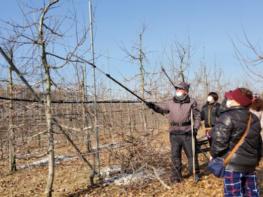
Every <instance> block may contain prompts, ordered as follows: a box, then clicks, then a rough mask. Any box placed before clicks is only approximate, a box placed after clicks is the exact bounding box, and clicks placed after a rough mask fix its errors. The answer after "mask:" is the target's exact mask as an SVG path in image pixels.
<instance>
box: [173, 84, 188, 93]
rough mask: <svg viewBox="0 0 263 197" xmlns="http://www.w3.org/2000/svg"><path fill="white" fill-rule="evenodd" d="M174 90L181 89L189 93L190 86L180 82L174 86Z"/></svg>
mask: <svg viewBox="0 0 263 197" xmlns="http://www.w3.org/2000/svg"><path fill="white" fill-rule="evenodd" d="M175 88H176V89H183V90H186V91H189V88H190V84H189V83H186V82H180V83H179V84H178V85H176V86H175Z"/></svg>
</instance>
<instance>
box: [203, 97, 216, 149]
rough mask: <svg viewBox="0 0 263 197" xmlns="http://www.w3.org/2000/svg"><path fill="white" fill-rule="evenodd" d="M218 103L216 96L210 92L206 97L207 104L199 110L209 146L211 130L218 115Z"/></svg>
mask: <svg viewBox="0 0 263 197" xmlns="http://www.w3.org/2000/svg"><path fill="white" fill-rule="evenodd" d="M217 101H218V94H217V93H216V92H210V93H209V94H208V96H207V102H206V104H204V105H203V107H202V110H201V120H202V121H204V125H205V132H206V136H207V139H208V141H209V144H210V146H211V141H212V138H211V129H212V127H214V125H215V122H216V120H217V118H218V117H219V115H220V104H219V103H218V102H217Z"/></svg>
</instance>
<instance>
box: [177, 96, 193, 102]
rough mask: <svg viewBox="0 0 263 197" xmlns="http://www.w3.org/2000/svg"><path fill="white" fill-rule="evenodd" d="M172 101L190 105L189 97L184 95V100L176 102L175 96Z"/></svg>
mask: <svg viewBox="0 0 263 197" xmlns="http://www.w3.org/2000/svg"><path fill="white" fill-rule="evenodd" d="M173 101H174V102H175V103H190V97H189V95H186V97H185V99H184V100H178V99H177V98H176V97H175V96H174V97H173Z"/></svg>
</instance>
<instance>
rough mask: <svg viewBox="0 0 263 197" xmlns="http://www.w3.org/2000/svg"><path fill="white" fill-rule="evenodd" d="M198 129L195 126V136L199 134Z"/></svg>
mask: <svg viewBox="0 0 263 197" xmlns="http://www.w3.org/2000/svg"><path fill="white" fill-rule="evenodd" d="M197 132H198V129H197V128H194V136H197Z"/></svg>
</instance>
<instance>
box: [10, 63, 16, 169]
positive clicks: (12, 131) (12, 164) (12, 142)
mask: <svg viewBox="0 0 263 197" xmlns="http://www.w3.org/2000/svg"><path fill="white" fill-rule="evenodd" d="M9 80H10V81H9V94H10V98H11V100H10V105H9V171H10V172H14V171H16V154H15V129H14V117H13V115H14V111H13V109H14V106H13V100H12V98H13V76H12V68H11V67H9Z"/></svg>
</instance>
